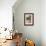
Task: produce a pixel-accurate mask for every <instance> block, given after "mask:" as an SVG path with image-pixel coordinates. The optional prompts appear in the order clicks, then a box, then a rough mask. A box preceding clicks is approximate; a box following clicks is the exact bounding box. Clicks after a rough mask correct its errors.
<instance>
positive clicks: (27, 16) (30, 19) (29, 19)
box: [24, 13, 34, 26]
mask: <svg viewBox="0 0 46 46" xmlns="http://www.w3.org/2000/svg"><path fill="white" fill-rule="evenodd" d="M33 25H34V13H24V26H33Z"/></svg>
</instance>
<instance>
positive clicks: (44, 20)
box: [41, 0, 46, 46]
mask: <svg viewBox="0 0 46 46" xmlns="http://www.w3.org/2000/svg"><path fill="white" fill-rule="evenodd" d="M41 38H42V39H41V40H42V46H46V0H42V1H41Z"/></svg>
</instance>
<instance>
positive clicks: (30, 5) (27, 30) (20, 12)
mask: <svg viewBox="0 0 46 46" xmlns="http://www.w3.org/2000/svg"><path fill="white" fill-rule="evenodd" d="M18 2H19V1H18ZM14 6H16V5H14ZM13 10H14V17H15V18H14V19H15V22H14V23H15V29H17V30H18V32H22V33H23V37H24V39H26V38H27V39H31V40H34V41H35V44H36V46H41V21H40V20H41V18H40V16H41V14H40V13H41V1H40V0H23V1H22V2H21V3H20V5H18V6H17V8H16V7H14V9H13ZM26 12H27V13H32V12H33V13H34V25H33V26H24V13H26Z"/></svg>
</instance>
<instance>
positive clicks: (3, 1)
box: [0, 0, 16, 29]
mask: <svg viewBox="0 0 46 46" xmlns="http://www.w3.org/2000/svg"><path fill="white" fill-rule="evenodd" d="M15 2H16V0H0V27H7V28H8V29H12V6H13V5H14V3H15Z"/></svg>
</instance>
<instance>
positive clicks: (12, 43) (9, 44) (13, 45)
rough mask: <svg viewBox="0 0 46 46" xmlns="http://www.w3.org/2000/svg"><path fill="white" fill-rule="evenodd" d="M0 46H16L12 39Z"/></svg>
mask: <svg viewBox="0 0 46 46" xmlns="http://www.w3.org/2000/svg"><path fill="white" fill-rule="evenodd" d="M0 46H16V44H15V39H13V40H6V42H4V43H2V44H1V45H0Z"/></svg>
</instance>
